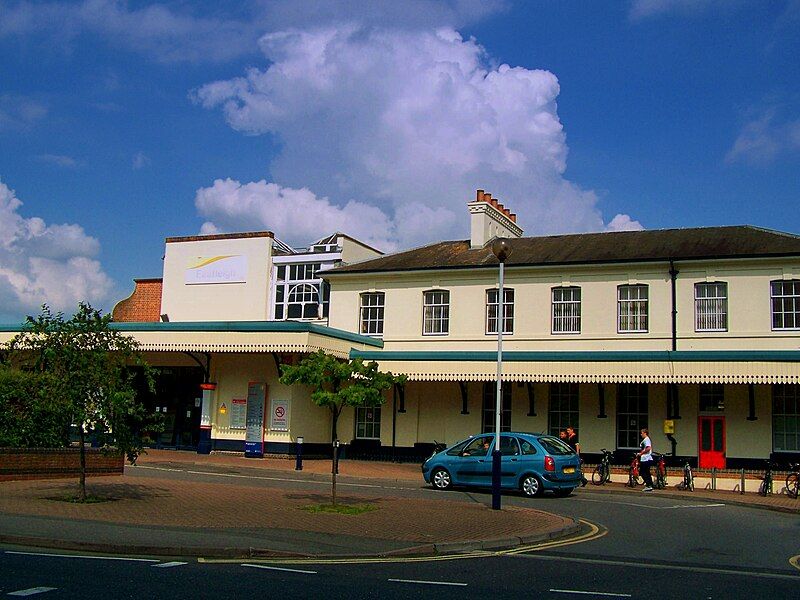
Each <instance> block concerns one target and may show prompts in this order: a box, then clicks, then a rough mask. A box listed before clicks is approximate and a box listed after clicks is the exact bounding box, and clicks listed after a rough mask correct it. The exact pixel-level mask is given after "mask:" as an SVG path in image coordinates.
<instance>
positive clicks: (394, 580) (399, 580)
mask: <svg viewBox="0 0 800 600" xmlns="http://www.w3.org/2000/svg"><path fill="white" fill-rule="evenodd" d="M389 581H393V582H395V583H422V584H427V585H457V586H461V587H466V586H467V584H466V583H459V582H457V581H423V580H421V579H389Z"/></svg>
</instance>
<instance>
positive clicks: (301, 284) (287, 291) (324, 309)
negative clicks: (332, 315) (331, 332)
mask: <svg viewBox="0 0 800 600" xmlns="http://www.w3.org/2000/svg"><path fill="white" fill-rule="evenodd" d="M332 265H333V263H332V262H317V261H308V260H303V261H296V262H288V261H281V262H280V263H278V262H277V261H276V262H275V264H274V266H273V276H272V286H271V288H272V298H273V300H272V307H271V312H270V314H271V318H272V319H274V320H276V321H289V320H291V321H315V320H318V319H325V318H327V316H328V308H329V306H330V299H329V296H328V295H329V292H328V289H329V288H328V284H327V283H326V282H325V281H323V280H322V278H321V277H319V275H318V273H319V272H320V271H321V270H323V269H326V268H329V267H331V266H332ZM281 269H283V272H284V276H283V279H280V278H279V277H278V273H279V272H280V270H281ZM301 270H302V276H299V275H300V273H299V271H301ZM292 271H295V273H294V275H295V277H292ZM305 286H311V287H313V288H314V289H315V290H316V303H317V305H318V308H317V310H316V312H315V313H314V315H313V316H310V317H306V316H300V317H289V305H290V304H297V303H296V302H293V303H290V302H289V296H290V295H291V294H292V293H294V292H296V291H297V290H298V289H304V288H305ZM279 296H280V300H279V299H278V298H279ZM309 303H310V302H306V301H303V302H300V303H299V304H300V305H301V315H302V314H303V313H304V312H305V305H306V304H309ZM279 307H280V309H281V311H280V312H281V316H278V308H279Z"/></svg>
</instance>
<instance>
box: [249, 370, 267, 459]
mask: <svg viewBox="0 0 800 600" xmlns="http://www.w3.org/2000/svg"><path fill="white" fill-rule="evenodd" d="M266 401H267V384H266V383H258V382H256V383H249V384H248V385H247V413H246V414H247V430H246V432H245V438H244V455H245V456H255V457H259V458H260V457H262V456H264V408H265V405H266Z"/></svg>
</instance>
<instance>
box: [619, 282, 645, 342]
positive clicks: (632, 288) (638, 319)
mask: <svg viewBox="0 0 800 600" xmlns="http://www.w3.org/2000/svg"><path fill="white" fill-rule="evenodd" d="M649 287H650V286H648V285H647V284H643V283H637V284H625V285H619V286H617V333H647V332H648V328H649V325H650V322H649V309H650V289H649Z"/></svg>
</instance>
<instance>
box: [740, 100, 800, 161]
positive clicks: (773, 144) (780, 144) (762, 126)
mask: <svg viewBox="0 0 800 600" xmlns="http://www.w3.org/2000/svg"><path fill="white" fill-rule="evenodd" d="M798 150H800V119H786V118H781V115H780V114H779V111H778V109H777V108H775V107H769V108H766V109H764V110H762V111H761V113H760V114H758V115H756V116H754V117H753V118H751V119H750V120H749V121H747V122H746V123H745V124H744V125H743V126H742V129H741V131H740V132H739V135H738V136H737V137H736V140H735V141H734V142H733V146H731V148H730V150H728V153H727V154H726V155H725V162H727V163H734V162H740V161H742V162H746V163H749V164H752V165H766V164H769V163H771V162H773V161H774V160H775V159H776V158H777V157H778V156H780V155H781V154H788V153H796V152H797V151H798Z"/></svg>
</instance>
